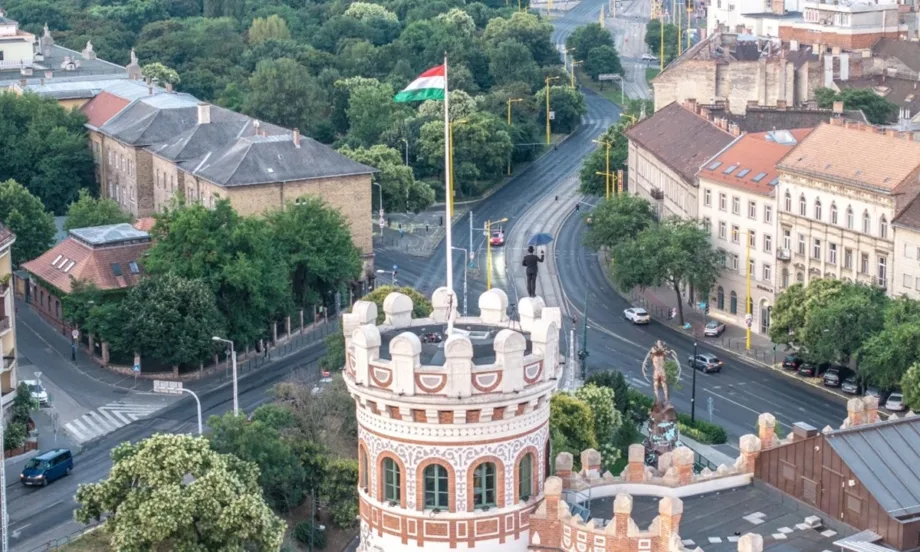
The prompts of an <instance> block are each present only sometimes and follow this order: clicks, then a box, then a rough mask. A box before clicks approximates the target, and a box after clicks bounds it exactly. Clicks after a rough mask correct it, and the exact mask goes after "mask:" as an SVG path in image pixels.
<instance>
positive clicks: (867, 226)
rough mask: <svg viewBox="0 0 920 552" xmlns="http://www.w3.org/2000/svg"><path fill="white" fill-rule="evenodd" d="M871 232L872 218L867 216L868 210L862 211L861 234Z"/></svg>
mask: <svg viewBox="0 0 920 552" xmlns="http://www.w3.org/2000/svg"><path fill="white" fill-rule="evenodd" d="M871 233H872V218H871V217H870V216H869V211H864V212H863V234H871Z"/></svg>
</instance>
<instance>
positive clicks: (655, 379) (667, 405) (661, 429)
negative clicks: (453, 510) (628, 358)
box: [642, 340, 680, 465]
mask: <svg viewBox="0 0 920 552" xmlns="http://www.w3.org/2000/svg"><path fill="white" fill-rule="evenodd" d="M649 359H651V361H652V381H651V383H652V392H653V393H654V397H655V403H654V404H653V405H652V409H651V411H650V412H649V420H648V436H647V437H646V440H645V443H644V444H645V450H646V453H647V458H646V462H647V463H648V464H649V465H657V463H658V457H659V456H661V455H662V454H665V453H667V452H671V451H672V450H674V447H676V446H677V443H678V441H679V438H680V435H679V433H678V428H677V411H676V410H674V407H673V406H671V402H670V397H669V395H668V370H667V363H668V362H669V361H672V362H674V363H675V364H676V365H677V378H676V379H677V380H680V361H679V360H678V359H677V353H675V352H674V351H673V350H672V349H669V348H668V346H667V345H665V343H664V342H663V341H661V340H658V341H656V342H655V344H654V345H652V348H651V349H650V350H649V352H648V354H647V355H645V360H643V361H642V375H643V376H644V377H645V379H646V381H648V379H649V377H648V363H649ZM659 388H660V389H661V395H660V396H659V394H658V389H659Z"/></svg>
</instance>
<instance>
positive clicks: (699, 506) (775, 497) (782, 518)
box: [591, 485, 844, 552]
mask: <svg viewBox="0 0 920 552" xmlns="http://www.w3.org/2000/svg"><path fill="white" fill-rule="evenodd" d="M613 500H614V499H613V498H612V497H611V498H604V499H599V500H593V501H591V514H592V515H593V516H594V517H598V518H604V519H605V520H607V519H610V517H611V515H612V514H611V512H613ZM659 500H661V499H659V498H657V497H649V496H633V508H632V517H633V520H634V521H635V522H636V524H637V525H638V526H639V527H647V526H648V525H649V524H650V523H651V522H652V520H653V519H655V517H656V516H658V502H659ZM681 500H682V501H683V504H684V510H683V515H682V516H681V519H680V538H681V539H682V541H683V543H684V546H686V547H687V548H689V549H691V550H692V549H694V548H695V547H697V546H699V547H702V548H703V550H705V552H735V551H736V550H738V544H737V540H738V538H739V537H740V536H741V535H743V534H745V533H759V534H760V535H762V536H763V541H764V550H765V551H773V552H823V551H825V550H834V549H835V548H834V546H833V543H834V541H836V540H839V539H840V537H841V536H844V535H838V534H837V533H836V532H833V531H831V533H833V534H832V535H830V534H829V535H828V536H825V535H823V534H822V531H827V528H821V529H817V530H816V529H810V528H802V527H799V525H801V524H802V523H803V522H804V519H805V517H807V516H809V515H811V513H808V512H806V511H804V510H799V509H798V508H797V507H796V505H795V504H794V503H793V501H789V500H784V499H783V498H782V496H781V495H780V494H779V493H777V492H775V491H770V490H767V489H765V488H763V487H762V486H760V485H749V486H745V487H738V488H735V489H731V490H728V491H722V492H719V493H712V494H705V495H696V496H691V497H685V498H682V499H681ZM778 535H779V537H778ZM691 541H692V544H691Z"/></svg>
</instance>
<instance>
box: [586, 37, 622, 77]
mask: <svg viewBox="0 0 920 552" xmlns="http://www.w3.org/2000/svg"><path fill="white" fill-rule="evenodd" d="M584 68H585V73H587V74H588V75H589V76H590V77H591V78H592V79H594V80H597V77H598V75H600V74H601V73H616V74H623V66H622V65H621V64H620V56H619V54H618V53H617V50H616V48H614V47H613V46H606V45H604V46H597V47H594V48H591V50H590V51H589V52H588V57H586V58H585V64H584Z"/></svg>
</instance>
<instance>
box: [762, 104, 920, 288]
mask: <svg viewBox="0 0 920 552" xmlns="http://www.w3.org/2000/svg"><path fill="white" fill-rule="evenodd" d="M831 122H832V124H824V125H821V126H819V127H818V128H816V129H815V130H814V131H813V132H812V133H811V134H810V135H809V136H808V137H807V138H805V139H804V140H803V141H802V142H801V144H799V145H798V146H797V147H796V148H795V149H793V150H792V151H791V152H789V153H788V154H787V155H786V156H785V157H784V158H783V159H782V160H781V161H780V162H779V163H778V165H777V169H778V170H779V172H780V181H779V187H778V190H777V194H778V201H779V215H780V216H779V222H780V228H779V231H780V237H779V239H780V243H781V246H782V249H783V250H787V249H788V250H791V253H790V255H789V256H788V259H781V261H782V262H781V264H782V266H781V268H780V273H781V276H780V280H779V289H780V290H782V289H784V288H785V287H787V286H788V285H790V284H791V283H808V282H811V281H812V280H814V279H816V278H838V279H843V280H847V281H854V282H863V283H867V284H872V285H878V286H880V287H882V288H885V289H887V290H889V293H890V292H891V290H892V289H893V288H892V287H891V283H892V282H891V278H892V276H893V274H894V272H893V266H892V265H893V263H894V261H895V257H894V231H893V230H892V226H891V223H892V221H893V220H895V218H896V217H897V216H898V215H899V214H900V213H901V211H902V210H903V209H905V208H906V207H907V205H908V204H910V202H911V201H912V200H913V198H914V197H916V196H917V193H918V191H920V181H918V175H920V143H917V142H913V141H911V140H908V139H907V138H902V137H898V136H897V133H896V132H894V133H893V134H895V135H894V136H891V135H886V134H884V131H882V132H883V133H882V134H879V131H877V130H876V129H874V128H872V127H867V126H865V125H859V124H855V123H845V122H843V121H840V120H839V119H834V120H832V121H831ZM855 152H859V153H858V154H856V153H855Z"/></svg>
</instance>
